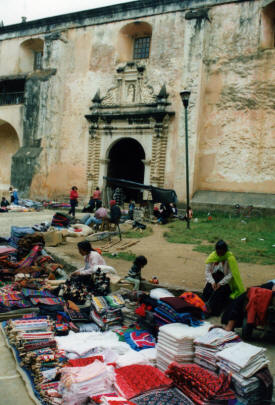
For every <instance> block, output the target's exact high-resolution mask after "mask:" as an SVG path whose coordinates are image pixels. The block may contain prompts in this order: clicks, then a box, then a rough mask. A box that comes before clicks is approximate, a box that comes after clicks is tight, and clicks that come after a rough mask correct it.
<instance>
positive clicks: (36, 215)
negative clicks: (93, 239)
mask: <svg viewBox="0 0 275 405" xmlns="http://www.w3.org/2000/svg"><path fill="white" fill-rule="evenodd" d="M53 214H54V211H49V210H44V211H41V212H21V213H8V214H0V236H4V237H8V236H9V235H10V227H11V226H12V225H16V226H30V225H34V224H37V223H40V222H42V221H51V219H52V216H53ZM81 216H82V214H78V217H79V218H81ZM152 228H153V233H152V235H150V236H148V237H145V238H141V239H139V240H138V243H137V244H136V245H134V246H131V247H130V248H129V249H126V251H131V252H133V253H134V254H136V255H144V256H146V257H147V259H148V264H147V266H146V267H145V268H144V269H143V277H144V278H146V279H148V280H149V279H151V278H152V276H157V277H158V279H159V281H160V282H161V283H169V284H175V285H179V286H182V287H184V288H186V289H193V290H201V289H202V288H203V286H204V283H205V277H204V262H205V259H206V257H207V256H206V255H205V254H203V253H199V252H194V251H193V250H192V249H193V246H192V245H185V244H178V243H169V242H167V241H166V239H165V238H164V237H163V233H164V232H165V231H166V230H167V227H166V226H161V225H152ZM70 239H71V240H72V238H70ZM79 240H81V239H78V238H75V239H73V240H72V241H70V242H68V243H67V244H66V245H61V246H59V247H56V248H50V251H52V252H53V253H56V254H58V255H61V256H64V258H67V260H69V261H70V262H71V264H73V265H75V266H82V265H83V259H82V257H81V256H80V255H79V254H78V249H77V246H76V244H77V242H78V241H79ZM113 240H115V239H113ZM124 240H125V241H126V239H124ZM131 241H132V239H131ZM105 243H106V242H103V241H101V242H97V243H93V246H95V247H102V246H103V245H104V244H105ZM113 251H115V250H114V249H113ZM233 253H234V252H233ZM105 259H106V262H107V264H109V265H111V266H113V267H114V268H115V269H116V270H117V272H118V274H119V275H121V276H124V275H126V274H127V272H128V270H129V268H130V267H131V262H129V261H125V260H120V259H112V258H109V257H106V258H105ZM239 267H240V272H241V275H242V279H243V282H244V284H245V286H246V287H249V286H252V285H259V284H261V283H264V282H266V281H268V280H270V279H274V278H275V267H274V266H271V265H259V264H251V263H239Z"/></svg>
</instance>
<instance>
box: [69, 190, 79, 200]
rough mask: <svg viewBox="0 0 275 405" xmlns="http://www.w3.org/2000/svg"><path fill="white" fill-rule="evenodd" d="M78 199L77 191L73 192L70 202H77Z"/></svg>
mask: <svg viewBox="0 0 275 405" xmlns="http://www.w3.org/2000/svg"><path fill="white" fill-rule="evenodd" d="M77 199H78V192H77V191H76V190H71V192H70V200H77Z"/></svg>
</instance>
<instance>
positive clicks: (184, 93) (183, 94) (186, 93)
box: [180, 90, 191, 229]
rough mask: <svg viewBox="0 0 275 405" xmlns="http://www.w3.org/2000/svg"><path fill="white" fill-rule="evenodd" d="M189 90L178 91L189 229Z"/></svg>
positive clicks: (188, 227)
mask: <svg viewBox="0 0 275 405" xmlns="http://www.w3.org/2000/svg"><path fill="white" fill-rule="evenodd" d="M190 94H191V92H190V91H187V90H186V91H182V92H181V93H180V96H181V100H182V103H183V105H184V110H185V173H186V223H187V229H190V218H189V204H190V203H189V153H188V120H187V109H188V104H189V97H190Z"/></svg>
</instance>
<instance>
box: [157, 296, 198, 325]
mask: <svg viewBox="0 0 275 405" xmlns="http://www.w3.org/2000/svg"><path fill="white" fill-rule="evenodd" d="M154 317H155V321H156V323H157V324H158V325H166V324H169V323H173V322H180V323H185V324H187V325H190V326H198V325H201V324H202V321H201V319H202V318H203V311H202V310H201V308H198V307H196V306H194V305H192V304H189V303H187V302H186V301H185V300H184V299H183V298H178V297H167V298H160V300H159V301H158V305H157V306H156V307H155V308H154Z"/></svg>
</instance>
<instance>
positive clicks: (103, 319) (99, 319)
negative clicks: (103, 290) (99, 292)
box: [91, 294, 124, 330]
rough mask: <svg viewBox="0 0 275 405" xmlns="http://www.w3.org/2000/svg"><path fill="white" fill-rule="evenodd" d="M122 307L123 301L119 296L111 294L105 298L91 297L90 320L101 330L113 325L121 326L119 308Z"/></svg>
mask: <svg viewBox="0 0 275 405" xmlns="http://www.w3.org/2000/svg"><path fill="white" fill-rule="evenodd" d="M123 306H124V299H123V298H122V296H121V295H119V294H111V295H107V296H105V297H104V296H99V297H95V296H92V300H91V318H92V319H93V321H94V322H95V323H96V324H97V325H98V326H99V327H100V328H101V329H102V330H107V329H109V328H110V327H112V326H115V325H122V322H123V316H122V312H121V308H123Z"/></svg>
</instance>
